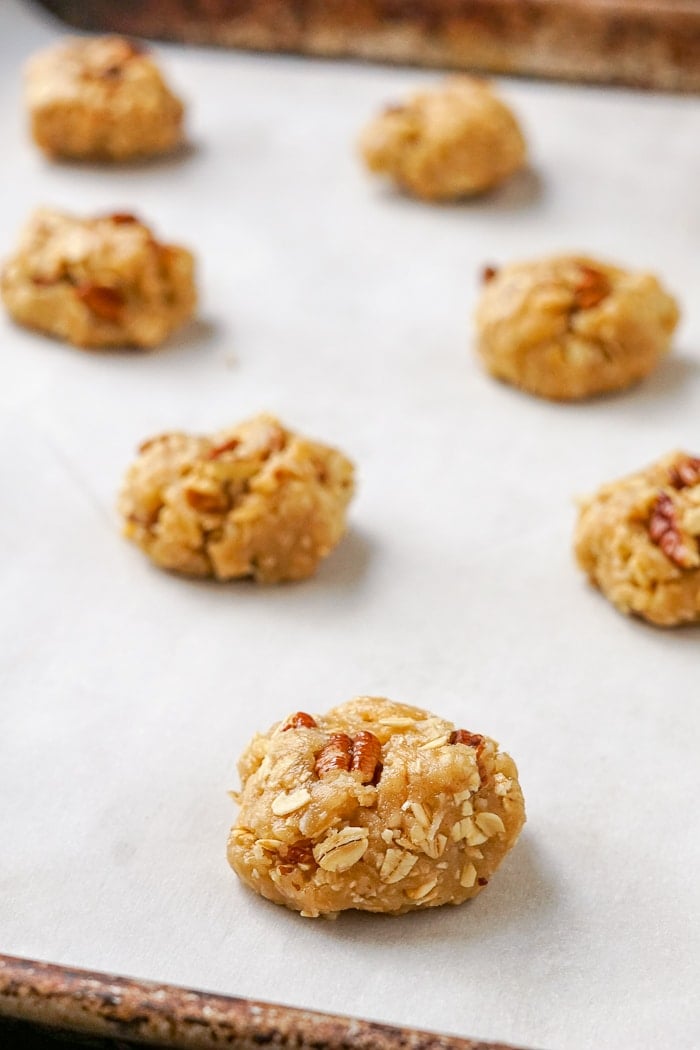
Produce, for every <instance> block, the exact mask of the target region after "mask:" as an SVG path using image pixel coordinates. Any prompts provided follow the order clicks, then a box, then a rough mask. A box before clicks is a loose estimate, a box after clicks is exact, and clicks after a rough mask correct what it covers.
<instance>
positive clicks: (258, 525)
mask: <svg viewBox="0 0 700 1050" xmlns="http://www.w3.org/2000/svg"><path fill="white" fill-rule="evenodd" d="M352 494H353V466H352V463H351V462H350V461H349V460H348V459H346V457H345V456H344V455H342V453H340V452H338V451H336V450H335V449H333V448H328V447H327V446H326V445H321V444H319V443H318V442H316V441H310V440H308V439H307V438H304V437H301V436H300V435H298V434H293V433H292V432H291V431H290V430H287V429H286V428H285V427H283V426H282V424H281V423H280V422H278V420H276V419H274V418H273V417H272V416H266V415H261V416H257V417H255V418H254V419H250V420H248V421H247V422H245V423H241V424H239V426H236V427H231V428H229V429H228V430H223V431H221V432H220V433H218V434H215V435H213V436H212V437H196V436H193V435H190V434H182V433H172V434H162V435H161V436H160V437H155V438H152V439H151V440H150V441H146V442H145V443H144V444H143V445H142V446H141V449H140V455H139V457H138V459H137V460H136V462H135V463H134V464H133V465H132V466H131V467H130V469H129V471H128V472H127V475H126V479H125V482H124V487H123V489H122V492H121V496H120V500H119V508H120V510H121V513H122V514H123V516H124V519H125V527H124V534H125V535H126V536H127V537H128V538H129V539H131V540H133V541H134V543H136V544H137V545H138V546H139V547H141V549H142V550H144V551H145V552H146V554H147V555H148V556H149V557H150V558H151V559H152V560H153V561H154V562H155V563H156V565H159V566H160V567H161V568H163V569H172V570H175V571H176V572H182V573H186V574H189V575H192V576H215V577H216V578H217V579H219V580H230V579H233V578H235V577H243V576H252V577H253V578H254V579H255V580H257V581H258V582H260V583H279V582H280V581H282V580H301V579H304V578H305V577H307V576H311V575H312V574H313V573H314V572H315V570H316V567H317V566H318V564H319V562H320V561H321V560H322V559H323V558H325V557H326V555H328V554H330V552H331V551H332V550H333V548H334V547H335V546H336V544H337V543H338V542H339V540H340V539H341V537H342V536H343V534H344V532H345V527H346V524H345V511H346V508H347V505H348V503H349V502H350V499H351V497H352Z"/></svg>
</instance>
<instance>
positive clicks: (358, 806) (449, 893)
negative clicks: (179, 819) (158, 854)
mask: <svg viewBox="0 0 700 1050" xmlns="http://www.w3.org/2000/svg"><path fill="white" fill-rule="evenodd" d="M238 770H239V773H240V777H241V783H242V790H241V792H240V794H239V795H238V796H237V799H238V802H239V804H240V813H239V815H238V821H237V823H236V825H235V826H234V827H233V829H232V830H231V834H230V837H229V844H228V859H229V863H230V864H231V866H232V867H233V869H234V871H235V872H236V873H237V874H238V875H239V876H240V878H241V879H243V881H244V882H245V883H247V885H248V886H250V887H251V889H254V890H255V891H256V892H257V893H260V894H262V896H263V897H267V898H268V899H269V900H271V901H274V902H275V903H276V904H284V905H285V906H286V907H287V908H291V909H293V910H295V911H300V912H301V913H302V915H305V916H309V917H316V916H318V915H335V914H336V913H337V912H340V911H344V910H345V909H348V908H357V909H359V910H361V911H374V912H386V913H387V914H390V915H399V914H401V913H402V912H407V911H413V910H414V909H416V908H434V907H437V906H438V905H440V904H448V903H449V904H460V903H461V902H462V901H465V900H467V899H468V898H470V897H475V896H476V895H477V893H480V892H481V890H482V889H483V888H484V886H486V885H487V883H488V882H489V880H490V879H491V876H492V875H493V873H494V872H495V871H496V868H498V866H499V865H500V863H501V861H502V860H503V858H504V857H505V855H506V853H507V852H508V850H509V849H511V847H512V846H513V845H514V843H515V841H516V839H517V837H518V835H519V833H520V829H521V828H522V826H523V823H524V821H525V807H524V802H523V796H522V792H521V790H520V785H519V783H518V773H517V770H516V768H515V763H514V762H513V760H512V759H511V758H510V757H509V756H508V755H507V754H505V753H504V752H503V751H500V750H499V748H498V744H496V742H495V741H493V740H490V739H489V738H488V737H485V736H481V735H480V734H478V733H471V732H467V731H466V730H464V729H456V728H455V726H454V725H453V724H452V722H448V721H446V720H445V719H444V718H437V717H436V716H434V715H431V714H429V713H428V712H427V711H421V710H420V709H419V708H416V707H407V706H406V705H405V704H395V703H392V702H391V701H390V700H384V699H381V698H379V697H370V696H364V697H359V698H357V699H355V700H351V701H350V702H349V703H347V704H342V705H341V706H340V707H336V708H334V709H333V710H332V711H329V712H328V714H327V715H323V716H319V715H316V716H313V717H312V716H311V715H309V714H306V713H305V712H299V711H298V712H296V713H295V714H293V715H290V716H289V718H287V719H285V721H283V722H280V723H278V724H277V725H275V726H273V727H272V729H271V730H270V731H269V732H268V733H265V734H263V735H258V736H256V737H254V738H253V740H252V741H251V743H250V744H249V745H248V747H247V748H246V750H245V751H244V752H243V755H242V757H241V759H240V762H239V764H238Z"/></svg>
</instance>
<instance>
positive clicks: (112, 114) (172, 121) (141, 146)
mask: <svg viewBox="0 0 700 1050" xmlns="http://www.w3.org/2000/svg"><path fill="white" fill-rule="evenodd" d="M26 96H27V106H28V109H29V116H30V121H31V131H32V136H33V138H34V141H35V142H36V143H37V145H38V146H39V147H40V148H41V149H42V150H43V151H44V152H45V153H46V154H47V155H48V156H50V157H65V158H72V159H77V160H100V161H125V160H129V159H131V158H135V157H146V156H150V155H153V154H159V153H165V152H168V151H170V150H172V149H174V148H175V147H176V146H178V145H179V144H180V143H181V142H182V137H183V130H182V122H183V105H182V102H181V101H180V99H179V98H177V96H176V95H174V94H173V92H172V91H171V90H170V88H169V87H168V86H167V84H166V83H165V81H164V79H163V76H162V74H161V72H160V70H159V69H158V66H157V65H156V64H155V62H154V61H153V59H152V58H151V57H150V55H149V53H148V52H147V50H146V49H145V48H144V47H143V46H142V45H140V44H135V43H134V42H133V41H131V40H126V39H124V38H122V37H116V36H108V37H98V38H92V37H85V38H82V37H69V38H68V39H65V40H62V41H61V42H60V43H59V44H56V45H54V46H52V47H50V48H48V49H47V50H45V51H41V52H39V53H38V54H36V55H34V56H33V57H32V58H31V59H30V60H29V62H28V63H27V68H26Z"/></svg>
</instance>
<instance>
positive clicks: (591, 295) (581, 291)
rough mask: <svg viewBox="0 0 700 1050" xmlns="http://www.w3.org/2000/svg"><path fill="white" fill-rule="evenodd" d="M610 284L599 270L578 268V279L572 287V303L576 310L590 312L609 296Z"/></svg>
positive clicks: (590, 267) (588, 267)
mask: <svg viewBox="0 0 700 1050" xmlns="http://www.w3.org/2000/svg"><path fill="white" fill-rule="evenodd" d="M610 290H611V289H610V282H609V280H608V278H607V277H606V276H605V274H604V273H601V272H600V270H594V269H593V267H592V266H583V265H581V266H579V277H578V280H577V282H576V285H575V287H574V303H575V306H576V309H578V310H590V308H591V307H592V306H598V304H599V303H601V302H602V301H603V299H605V298H607V296H608V295H610Z"/></svg>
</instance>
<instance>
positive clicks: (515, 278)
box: [476, 255, 679, 401]
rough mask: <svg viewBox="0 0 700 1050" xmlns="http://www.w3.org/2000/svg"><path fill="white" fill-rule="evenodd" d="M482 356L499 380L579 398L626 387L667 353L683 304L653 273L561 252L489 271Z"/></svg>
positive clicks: (480, 328) (481, 319) (480, 323)
mask: <svg viewBox="0 0 700 1050" xmlns="http://www.w3.org/2000/svg"><path fill="white" fill-rule="evenodd" d="M484 278H485V282H486V284H485V288H484V291H483V294H482V296H481V300H480V302H479V305H478V308H477V311H476V325H477V334H478V338H477V350H478V352H479V354H480V356H481V358H482V360H483V362H484V364H485V365H486V368H487V369H488V370H489V372H491V374H492V375H494V376H496V377H497V378H498V379H503V380H505V381H506V382H508V383H513V384H514V385H515V386H518V387H521V388H522V389H523V390H527V391H529V392H530V393H531V394H537V395H539V396H540V397H548V398H554V399H557V400H564V401H568V400H574V399H576V398H583V397H590V396H592V395H594V394H602V393H605V392H607V391H612V390H622V389H624V388H625V387H628V386H630V385H631V384H632V383H636V382H637V381H638V380H640V379H643V378H644V377H645V376H647V375H648V374H649V373H650V372H651V371H652V370H653V369H654V368H655V367H656V366H657V364H658V363H659V361H660V360H661V358H662V357H663V356H664V355H665V354H666V353H667V352H668V350H669V347H670V342H671V336H672V334H673V331H674V329H675V327H676V325H677V323H678V317H679V313H678V306H677V304H676V301H675V299H673V298H672V296H670V295H669V294H668V293H667V292H665V291H664V289H663V288H662V287H661V285H660V284H659V282H658V281H657V279H656V278H655V277H653V276H652V275H651V274H647V273H628V272H627V271H625V270H621V269H619V268H618V267H616V266H608V265H607V264H605V263H601V262H598V261H596V260H594V259H589V258H586V257H584V256H574V255H557V256H553V257H552V258H546V259H540V260H536V261H533V262H522V263H512V264H511V265H509V266H504V267H503V268H502V269H500V270H495V269H493V268H492V267H488V268H487V269H486V270H485V271H484Z"/></svg>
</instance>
